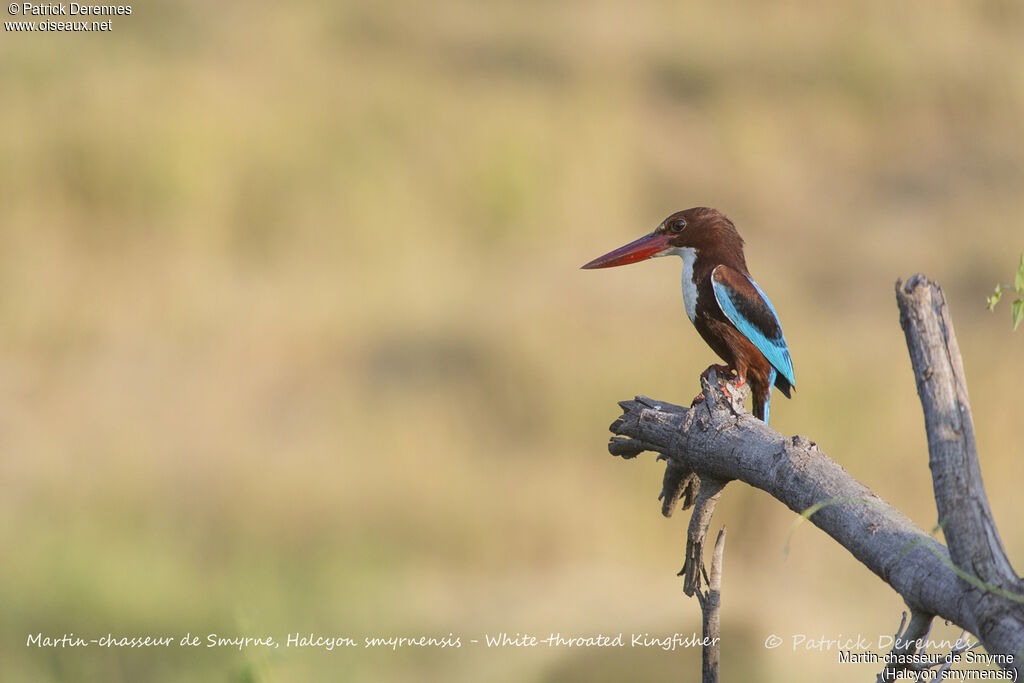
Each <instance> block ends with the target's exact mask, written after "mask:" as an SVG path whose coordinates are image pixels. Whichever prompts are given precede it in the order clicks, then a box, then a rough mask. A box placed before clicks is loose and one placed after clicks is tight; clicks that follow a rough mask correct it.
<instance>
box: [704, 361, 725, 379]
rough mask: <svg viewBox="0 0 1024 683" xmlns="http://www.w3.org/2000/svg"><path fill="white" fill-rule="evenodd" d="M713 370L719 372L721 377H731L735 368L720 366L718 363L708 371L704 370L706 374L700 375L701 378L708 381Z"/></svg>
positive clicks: (710, 366)
mask: <svg viewBox="0 0 1024 683" xmlns="http://www.w3.org/2000/svg"><path fill="white" fill-rule="evenodd" d="M712 370H715V371H717V372H718V373H719V374H720V375H731V374H732V373H733V368H732V366H731V365H719V364H718V363H715V364H713V365H709V366H708V367H707V369H706V370H704V372H702V373H700V378H701V379H707V378H708V374H709V373H710V372H711V371H712Z"/></svg>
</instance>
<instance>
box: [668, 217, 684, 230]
mask: <svg viewBox="0 0 1024 683" xmlns="http://www.w3.org/2000/svg"><path fill="white" fill-rule="evenodd" d="M685 227H686V221H684V220H683V219H682V218H680V219H678V220H674V221H672V225H671V226H669V230H671V231H672V232H682V231H683V228H685Z"/></svg>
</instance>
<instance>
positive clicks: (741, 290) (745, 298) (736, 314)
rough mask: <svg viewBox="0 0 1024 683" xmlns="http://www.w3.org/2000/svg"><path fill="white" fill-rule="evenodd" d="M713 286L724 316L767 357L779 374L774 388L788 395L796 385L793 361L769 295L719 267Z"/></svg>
mask: <svg viewBox="0 0 1024 683" xmlns="http://www.w3.org/2000/svg"><path fill="white" fill-rule="evenodd" d="M711 287H712V289H713V291H714V293H715V300H716V301H718V305H719V306H720V307H721V309H722V313H724V314H725V317H726V318H728V319H729V322H731V323H732V324H733V325H734V326H735V327H736V329H737V330H739V331H740V333H741V334H742V335H743V336H744V337H746V338H747V339H749V340H750V342H751V343H752V344H753V345H754V346H755V347H757V350H758V351H760V352H761V353H763V354H764V357H765V358H767V359H768V362H769V363H771V364H772V367H774V368H775V370H776V371H777V372H778V377H777V378H776V379H775V386H777V387H778V388H779V390H781V391H782V393H784V394H785V395H786V396H789V388H790V387H793V386H796V380H795V379H794V377H793V361H792V359H790V357H789V347H788V346H787V345H786V338H785V337H784V336H783V334H782V325H781V324H780V323H779V316H778V314H776V313H775V308H774V307H773V306H772V302H771V301H769V300H768V295H766V294H765V293H764V291H763V290H762V289H761V288H760V287H758V286H757V283H756V282H754V281H753V280H751V279H750V278H749V277H747V276H746V275H744V274H743V273H741V272H739V271H738V270H735V269H733V268H730V267H728V266H718V267H717V268H715V269H714V271H712V273H711Z"/></svg>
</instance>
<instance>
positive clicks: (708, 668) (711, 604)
mask: <svg viewBox="0 0 1024 683" xmlns="http://www.w3.org/2000/svg"><path fill="white" fill-rule="evenodd" d="M718 491H719V493H721V489H719V490H718ZM715 495H716V497H717V494H715ZM705 533H707V530H706V529H705ZM724 554H725V527H724V526H723V527H722V530H721V531H719V532H718V540H716V541H715V550H714V552H712V553H711V575H710V576H709V577H708V589H707V591H705V592H703V593H702V592H701V591H700V590H697V591H695V595H696V596H697V601H698V602H700V613H701V617H702V618H701V622H702V625H703V628H702V634H703V638H704V647H703V653H702V657H701V661H702V664H701V681H702V683H718V662H719V660H720V659H721V656H722V624H721V616H720V613H721V611H722V556H723V555H724ZM701 569H703V567H701Z"/></svg>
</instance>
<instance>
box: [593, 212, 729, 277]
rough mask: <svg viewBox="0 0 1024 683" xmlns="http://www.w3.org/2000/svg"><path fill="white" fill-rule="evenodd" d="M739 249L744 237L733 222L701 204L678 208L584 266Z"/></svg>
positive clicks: (606, 265)
mask: <svg viewBox="0 0 1024 683" xmlns="http://www.w3.org/2000/svg"><path fill="white" fill-rule="evenodd" d="M711 247H717V248H720V249H721V248H735V249H737V250H738V251H739V254H740V255H741V258H742V253H743V252H742V249H743V240H742V239H741V238H740V236H739V233H738V232H736V226H734V225H733V224H732V221H730V220H729V219H728V218H726V217H725V216H724V215H723V214H722V213H721V212H720V211H718V210H717V209H709V208H707V207H703V206H698V207H695V208H693V209H686V210H685V211H677V212H676V213H674V214H672V215H671V216H669V217H668V218H666V219H665V220H663V221H662V222H661V224H660V225H659V226H658V227H657V228H655V229H654V232H652V233H650V234H649V235H644V236H643V237H641V238H640V239H638V240H635V241H633V242H630V243H629V244H627V245H624V246H621V247H619V248H618V249H616V250H615V251H610V252H608V253H607V254H605V255H604V256H598V257H597V258H596V259H594V260H593V261H591V262H590V263H588V264H586V265H585V266H583V268H584V269H587V270H590V269H592V268H611V267H613V266H624V265H626V264H629V263H637V262H638V261H646V260H647V259H651V258H655V257H657V256H668V255H669V254H682V253H683V252H684V251H685V250H686V249H694V250H697V251H700V250H702V249H706V248H711Z"/></svg>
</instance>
